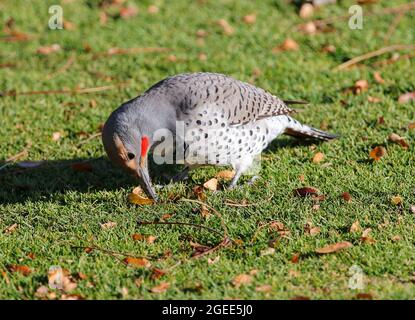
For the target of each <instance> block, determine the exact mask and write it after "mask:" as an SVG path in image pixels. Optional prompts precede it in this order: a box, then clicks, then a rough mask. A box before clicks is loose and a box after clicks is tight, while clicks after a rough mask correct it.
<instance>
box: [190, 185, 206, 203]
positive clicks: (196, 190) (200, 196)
mask: <svg viewBox="0 0 415 320" xmlns="http://www.w3.org/2000/svg"><path fill="white" fill-rule="evenodd" d="M192 191H193V194H194V195H195V196H196V198H197V200H199V201H201V202H205V200H206V195H205V193H204V189H203V186H194V187H193V188H192Z"/></svg>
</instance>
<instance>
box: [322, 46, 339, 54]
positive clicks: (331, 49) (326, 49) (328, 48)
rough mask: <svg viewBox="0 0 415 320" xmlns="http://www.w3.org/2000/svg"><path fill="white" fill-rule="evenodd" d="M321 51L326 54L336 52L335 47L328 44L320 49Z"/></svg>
mask: <svg viewBox="0 0 415 320" xmlns="http://www.w3.org/2000/svg"><path fill="white" fill-rule="evenodd" d="M321 51H323V52H327V53H334V52H336V47H335V46H333V45H332V44H328V45H326V46H324V47H322V48H321Z"/></svg>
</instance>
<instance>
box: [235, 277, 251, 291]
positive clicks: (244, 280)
mask: <svg viewBox="0 0 415 320" xmlns="http://www.w3.org/2000/svg"><path fill="white" fill-rule="evenodd" d="M251 282H252V276H251V275H249V274H239V275H237V276H236V277H235V278H234V279H233V280H232V283H233V285H234V286H235V287H236V288H239V287H240V286H242V285H247V284H250V283H251Z"/></svg>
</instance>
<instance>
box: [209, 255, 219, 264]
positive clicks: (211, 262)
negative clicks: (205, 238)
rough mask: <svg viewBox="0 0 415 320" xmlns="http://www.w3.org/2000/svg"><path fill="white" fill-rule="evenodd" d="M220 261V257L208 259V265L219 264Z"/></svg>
mask: <svg viewBox="0 0 415 320" xmlns="http://www.w3.org/2000/svg"><path fill="white" fill-rule="evenodd" d="M219 260H220V256H216V257H215V258H213V259H211V258H208V260H207V262H208V264H215V263H217V262H219Z"/></svg>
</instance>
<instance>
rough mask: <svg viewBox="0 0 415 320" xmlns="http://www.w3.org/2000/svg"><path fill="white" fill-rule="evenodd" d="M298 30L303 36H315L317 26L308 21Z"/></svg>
mask: <svg viewBox="0 0 415 320" xmlns="http://www.w3.org/2000/svg"><path fill="white" fill-rule="evenodd" d="M299 29H300V30H301V31H302V32H304V33H305V34H309V35H311V34H316V33H317V31H318V28H317V25H316V24H315V23H314V22H313V21H309V22H307V23H305V24H303V25H301V26H300V28H299Z"/></svg>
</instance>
